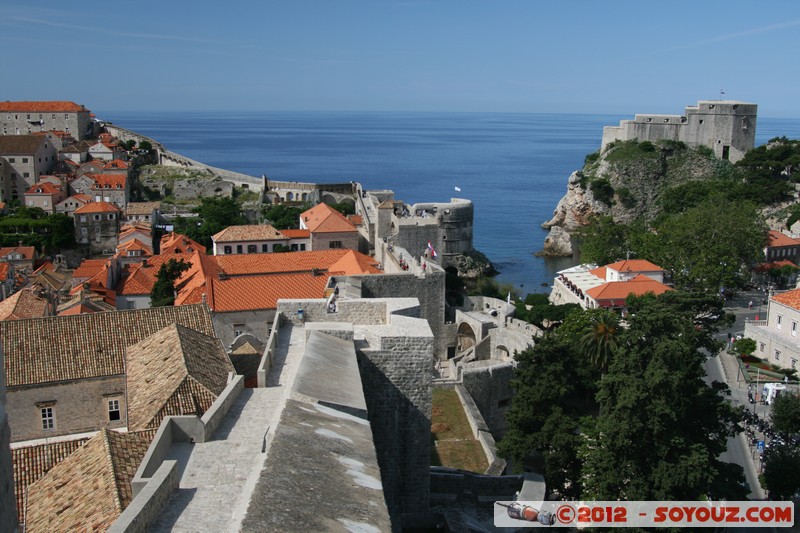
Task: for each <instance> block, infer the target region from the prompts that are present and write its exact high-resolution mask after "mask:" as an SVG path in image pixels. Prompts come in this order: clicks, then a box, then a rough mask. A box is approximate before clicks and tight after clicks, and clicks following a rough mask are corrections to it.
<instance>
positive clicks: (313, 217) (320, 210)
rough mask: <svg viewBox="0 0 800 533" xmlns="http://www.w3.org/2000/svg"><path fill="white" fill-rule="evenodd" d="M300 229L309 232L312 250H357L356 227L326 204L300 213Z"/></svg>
mask: <svg viewBox="0 0 800 533" xmlns="http://www.w3.org/2000/svg"><path fill="white" fill-rule="evenodd" d="M300 229H301V230H308V231H309V233H310V235H311V249H312V250H328V249H335V248H347V249H350V250H358V249H359V248H358V230H356V227H355V226H354V225H353V223H352V222H350V221H349V220H348V219H347V217H346V216H344V215H343V214H341V213H340V212H339V211H337V210H336V209H334V208H332V207H331V206H329V205H328V204H324V203H321V204H317V205H315V206H314V207H312V208H311V209H309V210H307V211H304V212H303V213H301V214H300Z"/></svg>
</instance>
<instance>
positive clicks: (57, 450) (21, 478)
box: [11, 437, 89, 524]
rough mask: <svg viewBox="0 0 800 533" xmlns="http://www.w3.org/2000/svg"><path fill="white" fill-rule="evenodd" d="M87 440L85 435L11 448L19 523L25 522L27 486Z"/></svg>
mask: <svg viewBox="0 0 800 533" xmlns="http://www.w3.org/2000/svg"><path fill="white" fill-rule="evenodd" d="M88 440H89V439H88V437H85V438H81V439H75V440H67V441H55V442H48V443H47V444H38V445H35V446H24V447H21V448H14V449H12V450H11V462H12V463H13V465H14V493H15V495H16V497H17V517H18V518H19V521H20V523H23V524H24V523H25V494H26V493H27V491H28V486H29V485H30V484H31V483H33V482H34V481H36V480H37V479H39V478H41V477H42V476H43V475H45V474H46V473H47V472H48V471H50V469H51V468H53V467H54V466H56V465H57V464H58V463H60V462H61V461H63V460H64V459H66V458H67V457H69V455H70V454H71V453H72V452H74V451H75V450H77V449H78V448H80V447H81V446H83V445H84V444H85V443H86V441H88Z"/></svg>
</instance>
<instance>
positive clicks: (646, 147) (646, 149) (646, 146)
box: [639, 141, 656, 152]
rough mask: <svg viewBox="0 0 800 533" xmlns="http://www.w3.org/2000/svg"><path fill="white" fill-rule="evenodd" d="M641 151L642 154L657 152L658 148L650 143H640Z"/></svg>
mask: <svg viewBox="0 0 800 533" xmlns="http://www.w3.org/2000/svg"><path fill="white" fill-rule="evenodd" d="M639 150H641V151H642V152H655V151H656V147H655V146H654V145H653V143H651V142H650V141H642V142H640V143H639Z"/></svg>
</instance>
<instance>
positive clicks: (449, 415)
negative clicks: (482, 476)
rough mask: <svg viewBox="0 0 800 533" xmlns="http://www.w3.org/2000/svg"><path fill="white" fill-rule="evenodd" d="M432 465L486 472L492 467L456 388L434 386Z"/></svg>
mask: <svg viewBox="0 0 800 533" xmlns="http://www.w3.org/2000/svg"><path fill="white" fill-rule="evenodd" d="M431 444H432V446H431V464H432V465H433V466H446V467H450V468H459V469H461V470H468V471H470V472H479V473H483V472H485V471H486V469H487V468H488V467H489V465H488V463H487V462H486V456H485V455H484V453H483V448H482V447H481V444H480V443H479V442H478V441H477V440H476V439H475V438H473V436H472V430H471V429H470V427H469V422H468V421H467V415H466V414H465V413H464V409H463V408H462V407H461V402H460V401H459V399H458V394H457V393H456V391H454V390H447V389H434V390H433V409H432V415H431Z"/></svg>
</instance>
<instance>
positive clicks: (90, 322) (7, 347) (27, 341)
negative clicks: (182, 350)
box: [0, 305, 214, 387]
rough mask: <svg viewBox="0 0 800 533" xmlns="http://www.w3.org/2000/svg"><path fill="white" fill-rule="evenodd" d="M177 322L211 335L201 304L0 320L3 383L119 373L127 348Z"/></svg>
mask: <svg viewBox="0 0 800 533" xmlns="http://www.w3.org/2000/svg"><path fill="white" fill-rule="evenodd" d="M175 322H177V323H178V324H181V325H183V326H186V327H188V328H191V329H194V330H196V331H199V332H201V333H203V334H206V335H214V326H213V325H212V323H211V315H210V313H209V312H208V308H207V307H206V306H204V305H182V306H174V307H154V308H149V309H131V310H127V311H110V312H105V313H94V314H88V315H77V316H64V317H60V316H57V317H47V318H33V319H28V320H10V321H3V322H0V342H2V345H3V353H4V355H5V369H6V382H7V383H6V384H7V386H8V387H16V386H27V385H35V384H41V383H49V382H56V381H71V380H76V379H84V378H92V377H100V376H113V375H121V374H123V373H124V363H123V352H124V350H125V348H127V347H128V346H131V345H133V344H136V343H137V342H139V341H141V340H142V339H145V338H147V337H149V336H150V335H152V334H153V333H155V332H157V331H159V330H161V329H163V328H165V327H166V326H168V325H170V324H172V323H175ZM87 332H91V335H88V334H87Z"/></svg>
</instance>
